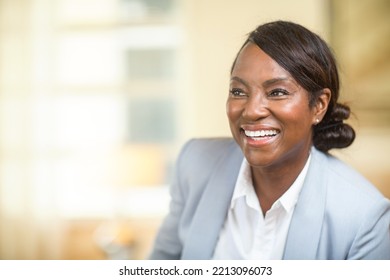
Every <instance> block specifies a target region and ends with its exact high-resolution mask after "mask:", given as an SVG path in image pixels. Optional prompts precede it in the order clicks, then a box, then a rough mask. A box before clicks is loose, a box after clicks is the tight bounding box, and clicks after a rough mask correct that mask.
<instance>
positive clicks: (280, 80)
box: [230, 76, 291, 87]
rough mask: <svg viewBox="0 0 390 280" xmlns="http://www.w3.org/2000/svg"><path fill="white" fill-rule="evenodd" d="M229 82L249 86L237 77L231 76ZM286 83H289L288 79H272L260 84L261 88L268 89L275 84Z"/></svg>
mask: <svg viewBox="0 0 390 280" xmlns="http://www.w3.org/2000/svg"><path fill="white" fill-rule="evenodd" d="M230 81H237V82H239V83H241V84H243V85H245V86H249V84H248V83H247V82H246V81H245V80H243V79H241V78H240V77H237V76H233V77H231V78H230ZM286 81H291V79H290V77H278V78H272V79H269V80H266V81H264V82H263V83H262V86H263V87H269V86H272V85H274V84H277V83H280V82H286Z"/></svg>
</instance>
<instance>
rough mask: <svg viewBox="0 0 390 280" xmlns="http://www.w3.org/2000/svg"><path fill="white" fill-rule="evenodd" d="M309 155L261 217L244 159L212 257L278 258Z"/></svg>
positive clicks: (304, 175)
mask: <svg viewBox="0 0 390 280" xmlns="http://www.w3.org/2000/svg"><path fill="white" fill-rule="evenodd" d="M310 158H311V156H310V155H309V158H308V160H307V161H306V164H305V166H304V168H303V169H302V171H301V173H300V174H299V175H298V177H297V179H296V180H295V181H294V183H293V184H292V185H291V187H290V188H289V189H288V190H287V191H286V192H285V193H284V194H283V195H282V196H281V197H280V198H279V199H278V200H276V201H275V203H274V204H273V205H272V207H271V209H269V210H268V211H267V213H266V214H265V216H264V215H263V212H262V210H261V207H260V203H259V201H258V198H257V195H256V193H255V190H254V187H253V183H252V175H251V169H250V166H249V163H248V162H247V161H246V159H245V158H244V160H243V162H242V164H241V168H240V172H239V175H238V177H237V182H236V186H235V189H234V193H233V197H232V200H231V204H230V209H229V212H228V215H227V218H226V220H225V223H224V225H223V227H222V230H221V232H220V235H219V239H218V242H217V246H216V247H215V251H214V256H213V259H225V260H226V259H235V260H238V259H259V260H280V259H282V257H283V252H284V247H285V244H286V239H287V233H288V228H289V226H290V222H291V218H292V215H293V212H294V209H295V205H296V202H297V200H298V196H299V193H300V191H301V189H302V186H303V181H304V180H305V177H306V174H307V169H308V167H309V164H310Z"/></svg>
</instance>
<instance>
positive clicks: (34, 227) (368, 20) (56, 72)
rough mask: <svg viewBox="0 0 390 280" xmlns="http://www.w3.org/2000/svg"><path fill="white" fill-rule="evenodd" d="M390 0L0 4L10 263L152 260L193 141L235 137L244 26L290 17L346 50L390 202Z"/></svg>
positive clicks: (5, 230)
mask: <svg viewBox="0 0 390 280" xmlns="http://www.w3.org/2000/svg"><path fill="white" fill-rule="evenodd" d="M389 14H390V1H387V0H360V1H356V0H343V1H337V0H300V1H289V0H277V1H267V0H237V1H236V0H232V1H230V0H229V1H226V0H212V1H210V0H56V1H52V0H0V259H106V258H133V259H142V258H145V257H146V256H147V254H148V251H149V250H150V247H151V245H152V240H153V238H154V235H155V232H156V229H157V227H158V225H159V224H160V222H161V219H162V217H163V216H164V214H165V213H166V210H167V205H168V201H169V197H168V195H167V186H168V185H169V182H170V176H171V174H172V166H173V163H174V160H175V157H176V155H177V153H178V150H179V148H180V147H181V145H182V144H183V143H184V142H185V141H186V140H187V139H189V138H192V137H213V136H228V135H229V134H230V132H229V129H228V125H227V121H226V117H225V99H226V95H227V88H228V75H229V69H230V65H231V63H232V60H233V58H234V56H235V54H236V52H237V50H238V48H239V47H240V46H241V44H242V43H243V40H244V38H245V34H246V33H248V32H249V31H251V30H252V29H253V28H254V27H255V26H256V25H258V24H261V23H263V22H266V21H270V20H276V19H284V20H292V21H296V22H298V23H301V24H303V25H305V26H307V27H308V28H310V29H312V30H313V31H315V32H317V33H319V34H320V35H321V36H323V38H324V39H326V40H327V41H328V42H329V43H330V45H331V46H332V47H333V48H334V51H335V53H336V56H337V57H338V59H339V64H340V71H341V74H342V78H343V80H342V84H343V92H342V95H343V99H344V100H345V101H346V102H348V103H349V104H350V105H351V107H352V109H353V111H354V113H355V115H354V117H353V118H352V120H351V123H352V124H353V125H354V126H355V128H356V131H357V139H356V143H355V144H354V145H353V146H352V147H351V148H348V149H346V150H345V151H340V152H337V153H336V154H337V155H338V156H340V157H342V158H343V159H345V160H346V161H347V162H349V163H350V164H352V165H353V166H355V167H356V168H357V169H358V170H359V171H361V172H362V173H363V174H364V175H366V177H367V178H368V179H369V180H371V181H372V182H374V183H375V184H376V185H377V186H378V188H379V190H380V191H381V192H383V193H384V194H385V195H386V196H387V197H390V187H389V184H388V182H389V181H390V148H389V142H390V113H389V112H390V110H389V109H390V83H389V78H390V18H389V16H388V15H389Z"/></svg>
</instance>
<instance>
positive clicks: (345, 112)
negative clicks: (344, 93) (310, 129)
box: [329, 103, 351, 122]
mask: <svg viewBox="0 0 390 280" xmlns="http://www.w3.org/2000/svg"><path fill="white" fill-rule="evenodd" d="M350 114H351V110H350V109H349V107H348V106H347V105H344V104H340V103H336V104H335V105H334V106H333V110H332V113H331V115H330V120H329V121H330V122H332V121H333V122H337V121H343V120H347V119H348V118H349V116H350Z"/></svg>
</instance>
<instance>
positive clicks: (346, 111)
mask: <svg viewBox="0 0 390 280" xmlns="http://www.w3.org/2000/svg"><path fill="white" fill-rule="evenodd" d="M249 42H252V43H254V44H256V45H257V46H258V47H259V48H261V49H262V50H263V51H264V52H265V53H267V54H268V55H269V56H270V57H271V58H272V59H273V60H275V61H276V62H277V63H278V64H279V65H280V66H282V67H283V68H284V69H285V70H287V71H288V72H289V73H290V74H291V76H292V77H293V78H294V79H295V80H296V81H297V82H298V83H299V84H300V85H301V86H302V87H303V88H304V89H305V90H307V91H308V92H309V94H310V96H309V106H314V104H315V103H316V101H317V99H318V97H319V95H320V94H321V92H322V90H323V89H324V88H329V89H330V91H331V100H330V102H329V105H328V109H327V111H326V114H325V116H324V118H323V120H322V121H321V122H320V123H319V124H317V125H315V126H314V127H313V144H314V146H315V147H316V148H317V149H319V150H320V151H322V152H325V153H326V152H328V151H329V150H330V149H332V148H345V147H348V146H349V145H351V144H352V142H353V141H354V139H355V131H354V130H353V128H352V127H351V126H350V125H348V124H346V123H344V122H343V121H344V120H346V119H348V118H349V116H350V108H349V107H348V106H347V105H343V104H340V103H338V102H337V100H338V98H339V89H340V82H339V75H338V70H337V65H336V60H335V58H334V56H333V54H332V51H331V50H330V48H329V46H328V45H327V44H326V42H325V41H324V40H323V39H321V38H320V37H319V36H318V35H317V34H315V33H313V32H311V31H310V30H308V29H306V28H305V27H303V26H301V25H299V24H296V23H292V22H286V21H275V22H270V23H266V24H263V25H260V26H258V27H257V28H256V29H255V30H254V31H252V32H251V33H250V34H249V36H248V39H247V40H246V41H245V43H244V44H243V46H242V48H243V47H244V46H245V45H246V44H247V43H249ZM236 60H237V58H236ZM235 63H236V61H234V63H233V66H232V70H233V68H234V66H235Z"/></svg>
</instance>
